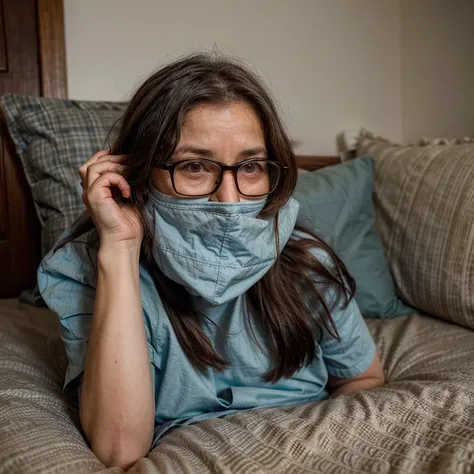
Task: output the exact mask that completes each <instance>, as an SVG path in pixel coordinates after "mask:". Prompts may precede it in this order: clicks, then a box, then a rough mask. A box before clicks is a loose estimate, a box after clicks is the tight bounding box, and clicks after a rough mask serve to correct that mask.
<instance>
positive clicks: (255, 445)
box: [0, 300, 474, 474]
mask: <svg viewBox="0 0 474 474" xmlns="http://www.w3.org/2000/svg"><path fill="white" fill-rule="evenodd" d="M368 325H369V328H370V330H371V332H372V334H373V336H374V339H375V341H376V343H377V346H378V349H379V351H380V353H381V356H382V360H383V363H384V368H385V371H386V376H387V379H388V383H387V384H386V385H385V386H384V387H381V388H377V389H373V390H368V391H365V392H360V393H357V394H353V395H349V396H343V397H340V398H337V399H334V400H327V401H323V402H319V403H312V404H306V405H302V406H297V407H292V408H283V409H282V408H275V409H267V410H254V411H251V412H246V413H241V414H236V415H230V416H228V417H225V418H222V419H215V420H210V421H206V422H203V423H201V424H198V425H194V426H188V427H183V428H179V429H177V430H175V431H173V432H171V433H170V434H168V435H167V436H165V438H164V439H163V440H162V441H161V442H160V444H159V445H158V446H157V447H156V448H155V449H154V450H153V451H152V452H151V453H150V454H149V456H148V457H147V458H144V459H141V460H140V461H138V462H137V464H136V465H135V466H134V467H132V468H131V470H130V471H129V472H131V473H143V474H145V473H146V474H158V473H161V474H179V473H189V474H199V473H222V474H223V473H232V474H250V473H254V474H257V473H269V474H270V473H271V474H277V473H285V474H289V473H294V474H299V473H324V474H344V473H369V474H371V473H377V474H383V473H414V474H422V473H429V474H433V473H434V474H436V473H439V474H449V473H464V474H467V473H471V472H474V350H473V348H474V331H471V330H469V329H465V328H462V327H459V326H456V325H454V324H452V323H448V322H444V321H442V320H440V319H435V318H433V317H430V316H426V315H425V316H423V315H410V316H404V317H400V318H395V319H385V320H369V321H368ZM65 366H66V356H65V353H64V351H63V348H62V345H61V341H60V339H59V334H58V328H57V325H56V318H55V316H54V314H52V313H51V312H49V311H48V310H46V309H38V308H33V307H30V306H27V305H22V304H20V303H18V302H17V301H16V300H6V301H1V302H0V474H15V473H21V474H30V473H42V474H43V473H46V474H48V473H63V472H65V473H71V474H75V473H97V472H109V473H120V472H122V471H121V470H120V469H117V468H115V469H114V468H111V469H106V468H105V467H104V466H103V465H102V464H101V463H100V462H99V461H98V459H97V458H96V457H95V456H94V455H93V454H92V452H91V451H90V450H89V448H88V446H87V443H86V442H85V441H84V439H83V437H82V435H81V432H80V429H79V420H78V413H77V410H76V409H75V408H74V407H73V406H72V405H71V404H70V402H69V401H68V400H67V398H66V397H65V396H64V394H63V393H62V390H61V386H62V381H63V376H64V370H65Z"/></svg>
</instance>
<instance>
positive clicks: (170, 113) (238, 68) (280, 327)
mask: <svg viewBox="0 0 474 474" xmlns="http://www.w3.org/2000/svg"><path fill="white" fill-rule="evenodd" d="M241 101H243V102H245V103H247V104H249V105H250V106H251V107H252V108H253V110H254V111H255V113H256V114H257V116H258V117H259V118H260V120H261V122H262V124H263V130H264V136H265V142H266V147H267V151H268V157H269V159H271V160H275V161H278V162H279V163H281V164H282V165H284V166H286V167H287V170H286V172H285V173H284V174H283V176H282V179H281V182H280V183H279V185H278V188H277V189H276V191H275V192H274V193H273V194H272V195H270V196H269V198H268V201H267V204H266V206H265V208H264V210H263V211H262V213H261V215H260V218H262V219H268V218H274V221H275V231H276V232H275V235H276V239H275V240H276V245H278V232H277V225H278V224H277V222H278V211H279V210H280V209H281V208H282V207H283V206H284V205H285V203H287V201H288V200H289V199H290V197H291V195H292V193H293V191H294V189H295V186H296V180H297V167H296V162H295V156H294V152H293V149H292V146H291V142H290V140H289V138H288V134H287V133H286V131H285V127H284V126H283V123H282V121H281V119H280V117H279V114H278V112H277V109H276V106H275V104H274V102H273V100H272V97H271V94H270V93H269V92H268V90H267V89H266V87H265V86H264V85H263V84H262V83H261V81H260V80H259V78H258V76H257V75H256V74H254V73H252V72H251V71H250V70H249V69H248V68H246V67H244V66H243V65H242V64H241V63H239V62H237V61H235V60H233V59H229V58H225V57H222V56H220V55H216V54H197V55H192V56H188V57H186V58H184V59H180V60H178V61H175V62H173V63H171V64H169V65H167V66H165V67H163V68H161V69H159V70H158V71H157V72H155V73H154V74H153V75H152V76H151V77H149V78H148V79H147V80H146V81H145V82H144V83H143V85H142V86H141V87H140V88H139V89H138V90H137V92H136V93H135V95H134V96H133V98H132V99H131V101H130V103H129V105H128V108H127V110H126V112H125V114H124V116H123V118H122V119H121V124H120V130H119V132H118V136H117V138H116V140H115V142H114V144H113V146H112V154H123V155H126V159H125V162H124V164H125V165H127V168H126V174H125V178H126V179H127V180H128V182H129V183H130V186H131V201H132V203H133V204H134V205H135V207H136V209H137V210H138V212H139V215H140V217H141V220H142V223H143V226H144V230H145V233H144V238H143V242H142V251H141V264H142V265H144V266H145V267H146V268H147V269H148V271H149V272H150V273H151V275H152V276H153V279H154V283H155V285H156V288H157V290H158V292H159V294H160V297H161V299H162V301H163V304H164V306H165V308H166V310H167V312H168V316H169V319H170V322H171V324H172V326H173V329H174V331H175V333H176V337H177V339H178V341H179V342H180V344H181V347H182V348H183V350H184V352H185V353H186V355H187V357H188V358H189V359H190V360H191V361H192V362H193V364H194V365H195V366H196V367H197V368H198V369H200V370H204V369H206V368H208V367H211V368H214V369H216V370H223V369H225V368H226V367H227V366H228V363H227V361H226V360H224V359H223V358H222V357H221V356H220V355H219V354H218V353H217V352H216V350H215V349H214V347H213V346H212V344H211V342H210V340H209V338H208V337H207V336H206V334H205V332H204V331H203V328H202V325H203V324H204V323H205V322H206V320H205V318H204V317H203V316H202V315H201V314H199V313H198V312H196V311H195V310H194V309H193V306H192V301H191V298H190V295H189V293H188V292H187V290H186V289H185V288H183V287H182V286H180V285H178V284H177V283H175V282H174V281H172V280H170V279H169V278H167V277H166V276H165V275H164V274H163V273H162V272H161V271H160V269H159V268H158V266H157V265H156V264H155V262H154V260H153V257H152V246H153V242H154V238H155V236H154V235H153V231H152V226H151V225H150V223H149V222H148V221H147V219H146V218H145V213H144V209H145V206H146V203H147V199H148V189H149V185H150V179H151V176H152V169H153V167H155V166H156V165H157V164H158V163H164V162H166V161H167V160H168V159H169V158H170V157H171V155H172V154H173V152H174V151H175V149H176V146H177V144H178V142H179V139H180V130H181V125H182V123H183V120H184V118H185V115H186V114H187V113H188V112H189V111H190V110H192V109H193V108H194V107H196V106H197V105H201V104H206V103H212V104H215V103H230V102H241ZM93 227H94V225H93V223H92V220H91V219H90V218H87V219H86V220H84V219H83V220H81V221H79V222H78V224H77V225H76V226H75V227H74V228H73V230H72V233H71V235H70V236H69V237H68V239H67V241H70V240H73V239H75V238H76V237H78V236H79V235H82V234H83V233H85V232H87V231H88V230H91V229H93ZM300 230H303V229H300ZM305 232H307V233H308V236H307V237H308V238H302V239H297V238H292V239H290V241H289V242H288V243H287V245H286V246H285V248H284V249H283V251H282V252H281V254H280V255H279V256H278V258H277V259H276V262H275V263H274V265H273V266H272V267H271V269H270V270H269V271H268V273H267V274H266V275H265V276H264V277H263V278H262V279H261V280H260V281H258V282H257V283H256V284H255V285H254V286H253V287H252V288H250V290H248V292H247V294H246V298H247V299H246V301H247V305H248V311H247V317H248V320H247V322H248V324H249V325H250V327H251V328H252V331H253V327H254V325H258V326H259V327H260V329H261V331H262V333H263V334H265V335H266V336H267V341H266V345H267V347H265V348H262V350H265V351H266V352H267V353H268V355H269V357H270V358H271V360H272V362H273V368H272V369H271V370H270V371H269V372H268V373H267V374H265V375H264V377H263V378H264V380H266V381H269V382H276V381H277V380H278V379H280V378H282V377H291V375H292V374H294V373H295V372H296V371H298V370H299V369H301V368H302V367H304V366H305V365H307V364H309V363H310V362H311V361H312V360H313V359H314V358H315V356H316V349H317V343H318V342H319V341H318V339H320V338H321V337H322V335H323V331H324V330H327V331H328V332H329V333H330V334H331V336H332V337H338V335H337V329H336V328H335V326H334V323H333V320H332V318H331V311H332V310H333V309H334V308H335V307H336V306H337V305H339V304H342V305H343V306H344V305H347V304H348V303H349V301H350V299H351V298H352V297H353V294H354V291H355V283H354V280H353V279H352V278H351V277H350V276H349V274H348V273H347V270H346V268H345V267H344V264H343V263H342V262H341V261H340V260H339V259H338V258H337V256H336V255H335V254H334V252H333V251H332V250H331V249H330V248H329V247H328V246H327V245H326V244H325V243H324V242H323V241H322V240H321V239H320V238H318V237H317V236H316V235H314V234H311V233H310V232H308V231H305ZM65 243H66V242H63V243H62V244H60V245H64V244H65ZM314 248H319V249H322V250H323V251H324V252H325V253H326V254H327V255H328V259H327V260H328V261H329V262H330V264H325V263H323V262H321V261H319V260H318V259H317V258H315V257H314V255H313V253H312V249H314ZM328 291H331V292H332V293H333V294H335V295H337V296H338V298H336V299H334V298H332V299H333V301H332V302H329V301H327V298H326V297H325V295H327V294H328ZM341 297H343V299H344V301H343V303H341V302H340V301H339V300H340V299H341ZM330 327H331V328H332V329H334V330H335V335H334V334H332V332H331V329H330Z"/></svg>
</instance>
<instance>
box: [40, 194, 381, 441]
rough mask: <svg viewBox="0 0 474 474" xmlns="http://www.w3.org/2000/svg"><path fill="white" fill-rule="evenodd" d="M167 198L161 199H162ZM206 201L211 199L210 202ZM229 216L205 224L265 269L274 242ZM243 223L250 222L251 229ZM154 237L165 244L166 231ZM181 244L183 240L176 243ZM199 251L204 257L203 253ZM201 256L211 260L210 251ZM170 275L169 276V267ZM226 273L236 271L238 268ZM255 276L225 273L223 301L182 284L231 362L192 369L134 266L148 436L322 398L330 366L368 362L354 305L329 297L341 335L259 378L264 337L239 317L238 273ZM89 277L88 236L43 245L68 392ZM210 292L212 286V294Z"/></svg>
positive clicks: (205, 231) (78, 362)
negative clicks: (291, 368) (148, 402)
mask: <svg viewBox="0 0 474 474" xmlns="http://www.w3.org/2000/svg"><path fill="white" fill-rule="evenodd" d="M155 198H158V201H157V200H156V199H155V200H153V199H152V200H151V208H150V209H153V208H155V211H151V212H158V213H159V212H160V211H159V207H160V206H159V201H160V199H159V198H160V197H159V195H155ZM165 201H166V200H165ZM168 202H170V201H169V198H168ZM188 202H189V201H188ZM157 204H158V205H157ZM211 204H212V205H211V207H212V206H213V205H214V204H215V203H211ZM196 205H197V206H200V207H199V212H195V213H194V216H195V217H194V218H193V217H191V215H189V216H188V218H189V219H188V221H187V223H186V226H190V225H194V224H196V222H194V221H193V219H196V220H197V221H199V220H200V219H202V218H204V219H205V218H206V217H205V214H206V213H205V210H204V209H205V207H202V203H196ZM232 206H234V208H233V209H234V210H235V209H237V210H238V206H237V205H235V204H234V205H232ZM242 206H247V207H243V208H242V209H244V208H246V209H249V207H248V206H250V207H251V205H250V204H248V203H244V204H242ZM214 207H215V206H214ZM218 207H219V206H218ZM225 207H226V205H223V206H221V209H225ZM172 208H173V207H172V206H171V207H170V206H167V212H169V211H170V210H171V209H172ZM176 212H177V213H178V214H176V216H175V217H178V216H179V206H178V208H176ZM249 212H250V211H249ZM296 213H297V206H293V207H291V202H290V207H289V208H288V209H286V214H285V213H282V216H283V217H282V218H280V222H279V230H280V234H281V235H280V239H281V240H280V244H281V246H282V245H284V244H286V242H287V241H288V239H289V238H290V237H291V233H292V231H293V226H294V221H295V219H296ZM165 214H166V213H163V215H160V216H158V217H159V219H158V220H163V219H165V220H166V222H167V223H168V224H167V225H170V226H171V227H172V226H173V225H176V226H177V227H179V226H180V224H176V220H175V218H174V217H173V216H172V215H170V214H166V215H165ZM224 214H225V212H224ZM250 214H251V213H250ZM229 215H231V216H233V217H232V218H231V219H234V221H233V223H232V224H231V225H230V227H229V226H228V225H224V227H220V226H219V225H218V226H215V227H214V230H215V231H216V232H220V231H219V229H220V228H225V229H227V230H228V231H229V230H232V236H233V239H237V240H235V241H234V243H233V244H231V245H236V248H238V252H239V258H240V259H241V261H242V262H247V263H249V262H253V263H257V264H258V263H259V262H258V260H259V259H262V261H266V264H265V267H268V268H270V266H271V258H272V255H273V256H274V252H275V249H274V245H273V247H272V246H271V245H270V246H268V242H267V241H266V240H265V238H264V239H261V238H260V237H259V235H264V236H267V234H266V231H265V230H264V229H263V227H264V226H263V227H262V225H261V224H258V223H256V222H253V223H252V220H251V219H255V220H258V219H257V218H256V217H254V216H250V217H249V215H248V214H247V217H246V218H244V219H240V218H239V217H238V212H231V213H230V214H229ZM235 219H236V221H235ZM249 219H250V220H249ZM236 222H237V224H236ZM238 222H241V223H242V224H244V223H245V226H247V227H246V228H245V229H243V230H244V231H243V232H240V231H239V229H238V227H239V226H238ZM253 224H258V225H253ZM161 225H163V224H162V223H161ZM269 225H270V226H272V225H273V223H272V222H269ZM201 229H202V230H199V228H197V227H194V232H193V235H194V237H196V238H198V239H201V242H206V239H207V241H210V240H209V232H210V229H212V227H209V226H204V227H202V228H201ZM252 229H254V230H255V232H256V233H255V235H254V233H253V232H252ZM168 230H169V231H171V230H172V229H171V228H170V229H168ZM181 230H183V229H181ZM172 234H173V235H174V236H175V238H181V237H179V236H183V235H185V234H183V233H182V232H174V231H173V232H172ZM163 236H164V234H162V235H161V237H162V238H163ZM176 236H178V237H176ZM188 237H189V236H188ZM214 237H216V236H215V235H214ZM217 237H219V236H217ZM221 237H222V236H221ZM267 237H268V236H267ZM186 238H187V237H186ZM241 238H244V239H246V240H248V242H252V244H251V245H247V247H246V245H242V244H245V242H240V244H241V245H237V244H238V240H239V239H241ZM230 242H232V239H231V240H230ZM162 243H163V244H166V239H165V241H163V242H162ZM182 243H183V245H184V244H185V242H182ZM228 243H229V241H228V240H227V239H226V238H223V240H222V244H223V246H225V245H227V244H228ZM173 245H174V247H173V249H174V250H176V248H177V247H176V242H175V243H174V244H173ZM263 245H267V246H268V248H259V246H263ZM178 247H179V245H178ZM198 247H199V248H200V250H201V251H202V250H203V248H204V247H202V246H200V244H198ZM246 248H247V250H245V249H246ZM174 250H173V251H174ZM227 250H228V252H229V253H226V254H225V255H226V257H227V258H234V257H232V248H230V247H229V248H227ZM247 251H249V252H252V255H246V252H247ZM186 252H187V251H186V250H183V254H182V255H181V256H180V262H181V263H180V264H179V265H177V266H176V267H175V268H173V270H176V271H177V272H178V273H180V272H181V271H182V270H183V268H185V267H183V266H182V264H183V262H184V260H185V259H184V257H183V255H186ZM158 253H159V252H158ZM314 254H315V256H316V257H317V258H319V259H320V260H321V261H323V262H324V263H326V264H328V265H330V260H329V257H328V256H327V255H326V254H325V252H323V251H321V250H315V251H314ZM202 258H207V257H206V256H205V255H203V256H202ZM209 258H210V259H215V255H213V256H210V257H209ZM254 259H257V260H256V261H255V260H254ZM268 262H270V265H268ZM229 263H230V264H231V267H235V268H234V270H235V269H236V268H238V263H237V261H234V262H228V261H227V264H229ZM166 265H173V263H172V260H166ZM180 265H181V267H180ZM191 266H192V265H191ZM178 267H180V268H178ZM257 268H258V269H260V266H259V265H257ZM177 269H178V270H177ZM220 271H225V268H224V267H222V268H220ZM169 273H170V276H171V273H172V272H171V270H170V272H169ZM196 275H198V273H196ZM235 275H238V272H236V273H235ZM235 275H234V276H235ZM261 276H262V275H261V274H260V272H258V271H257V272H255V271H250V272H248V271H244V272H243V273H242V272H241V273H240V280H239V279H238V278H237V279H236V278H233V279H231V280H232V281H230V282H229V281H227V282H226V283H225V285H226V289H227V290H228V289H229V287H230V286H232V287H233V290H232V291H230V292H227V293H226V292H225V291H224V292H222V294H224V293H226V294H228V295H230V297H229V298H226V299H225V300H224V301H223V302H222V301H219V302H216V301H215V300H214V298H210V299H209V298H207V297H206V294H204V295H202V294H199V293H198V292H193V291H191V294H192V300H193V304H194V305H195V308H196V309H197V310H199V311H201V312H202V313H204V315H205V316H207V317H208V318H209V319H211V320H212V321H214V322H215V323H217V325H218V326H219V327H220V328H222V329H224V331H222V330H221V329H219V327H216V326H215V325H213V324H206V325H204V326H203V329H204V331H205V332H206V334H207V335H208V336H209V338H210V340H211V342H212V343H213V345H214V347H215V349H216V350H217V351H218V353H219V354H221V355H222V356H223V357H224V358H225V359H226V360H227V361H228V362H230V366H229V368H228V369H226V370H225V371H223V372H217V371H215V370H211V369H208V370H206V371H205V372H200V371H199V370H196V368H195V367H194V366H193V364H192V363H191V362H190V361H189V360H188V358H187V356H186V355H185V354H184V352H183V350H182V349H181V346H180V344H179V342H178V340H177V338H176V335H175V333H174V331H173V328H172V326H171V323H170V321H169V319H168V315H167V313H166V311H165V310H164V308H163V305H162V302H161V299H160V296H159V294H158V292H157V290H156V288H155V285H154V283H153V280H152V277H151V275H150V274H149V273H148V272H147V270H146V269H145V268H143V267H141V268H140V290H141V298H142V305H143V315H144V324H145V328H146V334H147V341H148V351H149V356H150V361H151V364H152V369H153V375H154V388H155V405H156V409H155V426H156V429H155V439H154V443H155V444H156V443H157V442H158V440H159V438H160V437H161V436H163V435H164V434H165V433H166V432H167V431H168V430H169V429H170V428H173V427H176V426H180V425H185V424H190V423H196V422H199V421H202V420H205V419H209V418H214V417H219V416H224V415H228V414H230V413H234V412H238V411H242V410H249V409H253V408H262V407H275V406H287V405H294V404H300V403H305V402H310V401H318V400H323V399H325V398H327V396H328V391H327V381H328V375H329V374H331V375H334V376H337V377H342V378H350V377H354V376H357V375H360V374H361V373H362V372H364V371H365V370H367V369H368V368H369V366H370V364H371V362H372V360H373V358H374V355H375V346H374V343H373V340H372V338H371V336H370V333H369V331H368V329H367V326H366V325H365V322H364V321H363V319H362V317H361V314H360V312H359V309H358V307H357V304H356V303H355V301H354V300H352V302H351V303H350V304H349V305H348V306H347V307H346V308H343V307H342V306H340V305H338V306H337V307H336V308H335V310H334V311H333V314H332V316H333V319H334V322H335V325H336V327H337V330H338V332H339V336H340V341H339V340H337V339H335V338H333V337H332V336H330V335H329V334H327V335H324V337H323V339H322V341H321V343H320V344H319V345H318V349H317V357H316V358H315V359H314V360H313V362H312V363H311V364H310V365H309V366H307V367H305V368H303V369H301V370H300V371H299V372H297V373H295V374H294V375H293V376H292V377H291V378H289V379H281V380H279V381H278V382H277V383H275V384H270V383H267V382H264V381H263V380H262V379H261V377H262V376H263V375H264V374H265V373H266V372H267V371H268V370H269V369H271V367H272V364H271V362H270V360H269V359H268V357H267V356H266V355H265V353H264V352H262V350H261V348H264V349H265V347H266V342H265V337H264V335H263V334H262V333H261V332H259V330H258V326H256V325H253V330H254V334H255V337H256V339H257V342H258V344H257V343H256V342H255V340H254V338H253V337H252V334H251V332H250V329H249V328H248V324H247V323H246V314H247V313H246V311H247V306H246V304H245V291H246V289H247V288H248V287H249V281H245V280H246V278H250V280H252V281H251V282H250V284H253V283H252V282H254V279H255V278H257V280H258V278H261ZM96 279H97V250H95V249H94V248H93V247H91V246H89V245H88V239H87V235H85V236H83V237H80V238H78V239H76V240H75V241H73V242H69V243H68V244H66V245H65V246H64V247H62V248H61V249H59V250H57V251H56V252H54V253H53V252H51V253H49V254H48V255H47V256H46V257H45V259H44V260H43V262H42V263H41V265H40V268H39V272H38V283H39V288H40V291H41V294H42V296H43V298H44V300H45V302H46V303H47V305H48V306H49V307H50V308H51V309H52V310H53V311H55V312H56V313H57V314H58V317H59V320H60V323H61V336H62V339H63V341H64V345H65V348H66V352H67V356H68V359H69V365H68V369H67V373H66V379H65V388H66V390H68V391H69V393H70V394H77V389H78V384H77V380H78V377H79V376H80V375H81V374H82V372H83V371H84V368H85V360H86V354H87V347H88V345H87V344H88V340H89V337H90V331H91V324H92V317H93V311H94V299H95V288H96ZM214 283H216V282H214ZM220 283H222V282H221V281H220V280H219V279H218V280H217V285H219V284H220ZM235 285H237V288H243V290H242V292H241V293H240V294H237V295H235V291H234V290H235V288H236V286H235ZM216 288H217V287H216ZM214 294H215V292H213V293H212V295H214ZM219 294H221V293H219ZM332 300H334V298H333V297H332V295H330V294H329V295H326V301H327V302H328V303H329V304H331V301H332ZM224 333H225V337H224V336H223V334H224ZM317 337H318V335H316V334H315V339H316V338H317ZM259 345H260V347H259Z"/></svg>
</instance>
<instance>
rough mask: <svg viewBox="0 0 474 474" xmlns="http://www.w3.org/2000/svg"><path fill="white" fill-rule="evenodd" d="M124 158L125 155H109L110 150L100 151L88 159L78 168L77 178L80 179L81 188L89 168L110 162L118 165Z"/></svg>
mask: <svg viewBox="0 0 474 474" xmlns="http://www.w3.org/2000/svg"><path fill="white" fill-rule="evenodd" d="M124 158H125V155H111V154H110V150H101V151H99V152H97V153H96V154H95V155H93V156H92V157H91V158H90V159H88V160H87V161H86V162H85V163H84V164H83V165H82V166H81V167H80V168H79V176H80V177H81V183H82V186H83V187H84V186H85V184H86V183H85V178H86V174H87V170H88V168H89V167H90V166H92V165H94V164H96V163H99V162H103V161H111V162H114V163H120V162H122V160H123V159H124Z"/></svg>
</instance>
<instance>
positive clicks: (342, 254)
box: [293, 156, 415, 318]
mask: <svg viewBox="0 0 474 474" xmlns="http://www.w3.org/2000/svg"><path fill="white" fill-rule="evenodd" d="M373 189H374V163H373V160H372V158H370V157H369V156H364V157H361V158H357V159H355V160H351V161H347V162H345V163H342V164H340V165H337V166H330V167H328V168H323V169H321V170H318V171H314V172H312V173H305V174H302V175H301V176H300V177H299V178H298V184H297V186H296V190H295V193H294V196H293V197H294V198H295V199H296V200H297V201H298V202H299V203H300V211H299V215H298V220H297V224H299V225H302V226H304V227H306V228H307V229H309V230H312V231H313V232H314V233H315V234H316V235H318V236H319V237H321V238H322V239H323V240H324V241H325V242H326V243H328V244H329V245H330V246H331V248H332V249H333V250H334V251H335V252H336V253H337V255H338V256H339V258H340V259H341V260H342V261H343V262H344V264H345V265H346V267H347V269H348V270H349V273H350V274H351V275H352V276H353V278H354V279H355V281H356V285H357V289H356V294H355V299H356V302H357V304H358V305H359V308H360V311H361V313H362V314H363V315H364V316H365V317H370V318H390V317H392V316H400V315H404V314H410V313H413V312H415V310H414V309H412V308H410V307H409V306H407V305H405V304H404V303H403V302H402V301H401V300H400V299H399V298H398V297H397V295H396V294H395V286H394V284H393V281H392V276H391V274H390V270H389V267H388V262H387V260H386V257H385V254H384V249H383V247H382V244H381V241H380V239H379V237H378V235H377V231H376V229H375V214H374V206H373V201H372V192H373Z"/></svg>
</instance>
